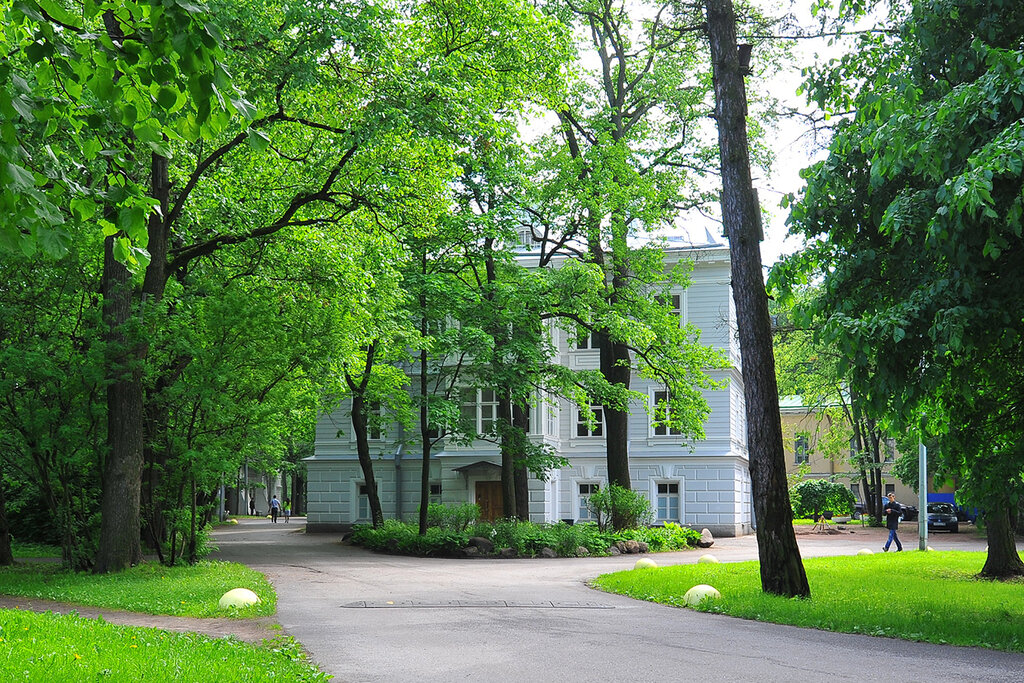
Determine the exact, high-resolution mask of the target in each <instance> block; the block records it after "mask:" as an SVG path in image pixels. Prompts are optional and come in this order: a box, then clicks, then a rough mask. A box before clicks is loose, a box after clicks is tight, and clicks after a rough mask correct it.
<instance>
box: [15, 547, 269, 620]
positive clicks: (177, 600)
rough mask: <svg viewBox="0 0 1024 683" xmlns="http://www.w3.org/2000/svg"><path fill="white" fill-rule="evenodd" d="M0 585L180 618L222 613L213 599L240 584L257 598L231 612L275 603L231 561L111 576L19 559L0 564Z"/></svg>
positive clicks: (149, 566)
mask: <svg viewBox="0 0 1024 683" xmlns="http://www.w3.org/2000/svg"><path fill="white" fill-rule="evenodd" d="M0 585H3V587H4V588H3V591H4V593H6V594H8V595H19V596H22V597H26V598H38V599H41V600H59V601H61V602H73V603H77V604H80V605H91V606H94V607H108V608H112V609H123V610H128V611H131V612H142V613H144V614H170V615H173V616H181V617H224V616H225V614H224V611H223V610H221V609H220V607H219V606H218V604H217V603H218V601H219V600H220V598H221V596H222V595H224V593H226V592H227V591H229V590H231V589H232V588H239V587H243V588H248V589H249V590H251V591H253V592H254V593H256V595H258V596H259V598H260V602H259V603H257V604H255V605H252V606H250V607H246V608H244V609H241V610H236V611H234V612H232V613H231V614H230V616H232V617H253V616H265V615H269V614H273V613H274V611H275V609H276V606H277V596H276V594H275V593H274V589H273V587H272V586H271V585H270V583H269V582H268V581H267V579H266V577H264V576H263V574H261V573H259V572H257V571H255V570H253V569H249V568H248V567H245V566H243V565H240V564H235V563H233V562H213V561H209V560H205V561H203V562H200V563H199V564H197V565H193V566H188V565H186V566H178V567H164V566H162V565H159V564H154V563H143V564H140V565H136V566H135V567H132V568H130V569H127V570H125V571H124V572H121V573H118V574H110V575H107V574H92V573H89V572H72V571H68V570H65V569H62V568H61V567H60V566H59V565H55V564H51V563H38V562H29V563H19V564H18V565H15V566H14V567H7V568H2V569H0Z"/></svg>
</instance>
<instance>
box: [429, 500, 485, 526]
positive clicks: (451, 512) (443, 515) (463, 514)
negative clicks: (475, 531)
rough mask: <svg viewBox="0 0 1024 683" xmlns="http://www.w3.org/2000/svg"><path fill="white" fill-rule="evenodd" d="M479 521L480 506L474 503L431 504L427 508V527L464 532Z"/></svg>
mask: <svg viewBox="0 0 1024 683" xmlns="http://www.w3.org/2000/svg"><path fill="white" fill-rule="evenodd" d="M478 519H480V506H479V505H477V504H476V503H462V504H461V505H448V504H444V503H431V504H430V505H428V506H427V525H428V526H431V527H440V528H441V529H444V530H446V531H457V532H462V531H465V530H466V528H467V527H469V526H471V525H473V524H475V523H476V521H477V520H478Z"/></svg>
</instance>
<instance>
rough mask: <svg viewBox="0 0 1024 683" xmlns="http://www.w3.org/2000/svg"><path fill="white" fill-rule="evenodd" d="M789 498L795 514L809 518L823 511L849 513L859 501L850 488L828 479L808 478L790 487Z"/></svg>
mask: <svg viewBox="0 0 1024 683" xmlns="http://www.w3.org/2000/svg"><path fill="white" fill-rule="evenodd" d="M789 498H790V503H791V504H792V505H793V516H794V517H797V518H808V519H817V517H818V515H820V514H821V513H822V512H831V513H832V514H833V515H849V514H851V513H853V509H854V506H855V505H856V503H857V500H856V499H855V498H854V497H853V493H852V492H851V491H850V489H848V488H846V487H845V486H843V485H842V484H839V483H836V482H834V481H829V480H827V479H806V480H804V481H802V482H800V483H799V484H797V485H796V486H794V487H793V488H792V489H790V491H789Z"/></svg>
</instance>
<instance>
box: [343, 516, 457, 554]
mask: <svg viewBox="0 0 1024 683" xmlns="http://www.w3.org/2000/svg"><path fill="white" fill-rule="evenodd" d="M351 541H352V543H354V544H356V545H361V546H363V547H365V548H369V549H370V550H379V551H383V552H389V553H397V554H400V555H417V556H426V557H430V556H442V557H443V556H451V555H454V554H456V553H457V552H458V551H459V550H461V549H462V548H465V547H466V544H467V543H468V542H469V535H468V534H467V533H466V532H464V531H454V530H452V529H446V528H442V527H431V528H429V529H427V533H426V534H424V535H420V533H419V527H418V526H417V525H413V524H407V523H405V522H399V521H397V520H394V519H386V520H384V522H382V523H381V524H380V526H378V527H376V528H374V527H373V526H370V525H362V524H357V525H356V526H355V527H354V528H353V529H352V536H351Z"/></svg>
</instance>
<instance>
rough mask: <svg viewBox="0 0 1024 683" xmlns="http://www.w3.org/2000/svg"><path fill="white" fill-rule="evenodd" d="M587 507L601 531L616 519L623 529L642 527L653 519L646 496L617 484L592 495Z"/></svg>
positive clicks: (649, 502)
mask: <svg viewBox="0 0 1024 683" xmlns="http://www.w3.org/2000/svg"><path fill="white" fill-rule="evenodd" d="M587 507H589V508H590V511H591V512H593V513H594V515H595V516H596V517H597V526H598V527H599V528H600V529H601V530H602V531H604V530H605V529H607V528H608V526H609V524H611V522H612V520H613V519H616V518H618V519H619V520H621V526H622V528H623V529H634V528H639V527H644V526H647V525H648V524H650V523H651V521H652V520H653V519H654V513H653V512H652V511H651V501H649V500H647V496H645V495H644V494H642V493H640V492H639V491H633V490H631V489H627V488H623V487H622V486H619V485H618V484H611V485H610V486H609V487H608V488H606V489H601V490H599V491H597V492H595V493H592V494H591V495H590V498H589V500H588V503H587Z"/></svg>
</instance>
